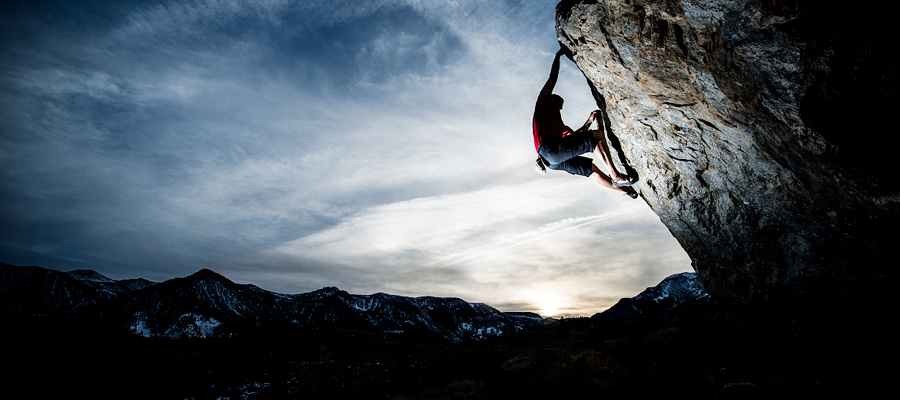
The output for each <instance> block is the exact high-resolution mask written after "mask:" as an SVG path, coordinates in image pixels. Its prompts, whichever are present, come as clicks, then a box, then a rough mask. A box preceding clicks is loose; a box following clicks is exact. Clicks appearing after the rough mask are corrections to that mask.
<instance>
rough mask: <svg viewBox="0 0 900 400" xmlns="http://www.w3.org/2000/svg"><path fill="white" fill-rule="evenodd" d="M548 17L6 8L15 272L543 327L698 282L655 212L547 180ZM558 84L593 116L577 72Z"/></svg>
mask: <svg viewBox="0 0 900 400" xmlns="http://www.w3.org/2000/svg"><path fill="white" fill-rule="evenodd" d="M555 5H556V1H535V0H523V1H515V0H508V1H498V0H485V1H480V0H471V1H447V0H442V1H438V0H435V1H430V0H396V1H391V0H385V1H377V0H371V1H365V2H359V1H339V0H324V1H316V0H308V1H282V0H253V1H240V0H199V1H192V0H179V1H168V0H158V1H121V0H116V1H79V2H70V1H40V0H39V1H13V2H4V4H3V5H2V6H0V174H2V180H0V196H2V198H3V201H2V203H0V262H3V263H7V264H13V265H38V266H42V267H45V268H53V269H59V270H63V271H66V270H72V269H93V270H96V271H98V272H100V273H102V274H104V275H106V276H108V277H110V278H113V279H128V278H137V277H143V278H147V279H150V280H154V281H163V280H166V279H171V278H174V277H181V276H187V275H190V274H191V273H194V272H196V271H197V270H199V269H201V268H209V269H212V270H214V271H216V272H218V273H220V274H222V275H224V276H226V277H227V278H229V279H231V280H233V281H235V282H238V283H251V284H254V285H257V286H259V287H261V288H263V289H266V290H271V291H274V292H279V293H288V294H290V293H304V292H308V291H312V290H316V289H320V288H322V287H325V286H336V287H338V288H340V289H343V290H346V291H348V292H350V293H354V294H373V293H378V292H384V293H390V294H396V295H403V296H442V297H459V298H462V299H465V300H467V301H471V302H483V303H487V304H490V305H492V306H494V307H496V308H498V309H500V310H501V311H533V312H538V313H540V314H541V315H543V316H563V315H565V316H589V315H592V314H593V313H596V312H600V311H602V310H604V309H606V308H608V307H610V306H611V305H612V304H614V303H615V302H616V301H617V300H618V299H620V298H622V297H632V296H634V295H636V294H638V293H639V292H640V291H642V290H643V289H645V288H646V287H649V286H654V285H656V284H657V283H659V282H660V281H661V280H662V279H664V278H665V277H667V276H669V275H671V274H674V273H680V272H685V271H691V270H692V269H691V265H690V260H689V258H688V257H687V255H686V254H685V253H684V251H683V250H682V249H681V248H680V247H679V245H678V243H677V242H676V240H675V239H674V238H673V237H672V236H671V234H670V233H669V232H668V230H667V229H666V227H665V226H664V225H663V224H662V223H661V222H660V220H659V218H658V217H657V216H656V215H655V214H654V213H653V212H652V210H650V208H649V207H648V206H647V205H646V203H644V202H643V201H642V200H632V199H630V198H628V197H625V196H623V195H622V194H621V193H619V192H615V191H612V190H609V189H604V188H602V187H600V186H599V185H597V184H596V183H593V182H591V181H590V180H588V179H585V178H582V177H576V176H572V175H568V174H566V173H564V172H560V171H550V172H549V173H548V174H547V175H546V176H543V177H542V176H540V175H538V174H537V173H535V171H534V169H533V167H534V159H535V153H534V144H533V141H532V135H531V116H532V112H533V110H534V101H535V99H536V96H537V93H538V92H539V91H540V88H541V87H542V86H543V84H544V82H545V81H546V79H547V76H548V74H549V70H550V64H551V62H552V60H553V54H554V53H555V52H556V50H557V49H558V48H559V45H558V43H557V40H556V33H555V30H554V8H555ZM555 92H556V93H558V94H560V95H562V96H563V97H565V98H566V103H565V108H564V109H563V110H562V116H563V119H564V121H566V122H567V123H568V124H569V125H572V126H576V127H577V126H580V125H581V124H582V123H583V122H584V121H585V120H586V119H587V117H588V115H589V113H590V112H591V111H592V110H594V109H595V108H596V104H595V103H594V102H593V99H592V98H591V94H590V89H589V87H588V85H587V83H586V81H585V79H584V77H583V75H582V74H581V72H580V71H579V70H578V69H577V68H576V67H575V65H574V64H573V63H572V62H571V61H569V60H566V59H563V62H562V68H561V71H560V77H559V82H558V83H557V85H556V90H555ZM623 145H624V146H627V143H624V144H623Z"/></svg>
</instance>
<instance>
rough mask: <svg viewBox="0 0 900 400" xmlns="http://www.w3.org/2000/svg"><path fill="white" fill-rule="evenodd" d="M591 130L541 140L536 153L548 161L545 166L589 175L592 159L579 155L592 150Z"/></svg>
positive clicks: (573, 173)
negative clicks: (547, 164) (548, 164)
mask: <svg viewBox="0 0 900 400" xmlns="http://www.w3.org/2000/svg"><path fill="white" fill-rule="evenodd" d="M594 146H595V143H594V134H593V133H591V131H584V132H575V133H573V134H571V135H568V136H566V137H562V138H559V139H547V140H542V141H541V144H540V145H539V146H538V154H540V155H541V157H544V160H547V162H548V163H550V166H548V167H547V168H550V169H556V170H561V171H566V172H568V173H570V174H572V175H581V176H590V175H591V172H593V169H592V166H593V163H594V162H593V159H591V158H589V157H583V156H581V155H582V154H584V153H590V152H592V151H594Z"/></svg>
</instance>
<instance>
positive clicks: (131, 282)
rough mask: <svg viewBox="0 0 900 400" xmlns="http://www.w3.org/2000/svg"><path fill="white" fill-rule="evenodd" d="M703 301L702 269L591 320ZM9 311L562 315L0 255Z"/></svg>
mask: <svg viewBox="0 0 900 400" xmlns="http://www.w3.org/2000/svg"><path fill="white" fill-rule="evenodd" d="M703 301H708V295H707V294H706V293H705V292H703V290H702V288H701V287H700V284H699V282H698V281H697V279H696V274H694V273H683V274H677V275H673V276H670V277H668V278H666V279H665V280H664V281H663V282H661V283H660V285H658V286H656V287H652V288H648V289H647V290H645V291H644V292H643V293H641V294H639V295H638V296H636V297H634V298H631V299H622V300H621V301H620V302H619V303H617V304H616V305H615V306H613V307H612V308H610V309H609V310H607V311H606V312H603V313H600V314H596V315H594V316H593V317H592V318H591V320H597V321H603V322H608V321H614V320H615V321H632V320H641V319H666V318H670V317H672V316H675V315H677V311H676V310H679V309H682V308H684V307H685V305H692V304H695V303H697V302H703ZM0 312H2V313H3V314H6V315H16V316H19V317H25V318H39V319H45V320H46V319H50V320H53V319H57V320H58V319H65V320H67V321H77V322H79V323H87V324H89V325H95V326H101V327H103V329H108V330H113V331H119V332H122V333H127V334H130V335H136V336H142V337H148V338H172V339H178V338H228V337H235V336H240V335H243V334H247V333H251V332H254V331H260V330H264V329H269V330H272V329H274V330H278V331H291V330H297V331H300V330H310V329H312V330H322V329H341V330H349V331H354V330H356V331H367V332H378V333H382V334H389V335H390V334H395V335H407V336H415V337H417V338H430V339H436V340H440V341H448V342H453V343H458V342H463V341H482V340H485V339H489V338H497V337H501V336H506V335H510V334H513V333H516V332H521V331H523V330H528V329H534V328H539V327H542V326H547V325H549V324H553V323H554V322H555V320H553V319H549V318H543V317H541V316H540V315H538V314H535V313H527V312H501V311H498V310H497V309H495V308H493V307H491V306H489V305H487V304H482V303H470V302H467V301H464V300H462V299H458V298H449V297H432V296H425V297H404V296H396V295H390V294H385V293H376V294H372V295H356V294H350V293H347V292H346V291H343V290H340V289H338V288H335V287H325V288H322V289H319V290H316V291H313V292H309V293H302V294H280V293H274V292H270V291H267V290H264V289H261V288H259V287H257V286H254V285H250V284H237V283H234V282H232V281H230V280H229V279H227V278H225V277H224V276H222V275H220V274H218V273H216V272H214V271H211V270H209V269H202V270H200V271H198V272H196V273H194V274H192V275H190V276H187V277H182V278H174V279H170V280H167V281H164V282H159V283H156V282H152V281H149V280H146V279H127V280H113V279H110V278H108V277H105V276H103V275H101V274H99V273H97V272H95V271H90V270H75V271H69V272H61V271H56V270H51V269H46V268H41V267H20V266H12V265H7V264H0Z"/></svg>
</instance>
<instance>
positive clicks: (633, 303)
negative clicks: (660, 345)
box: [591, 272, 711, 322]
mask: <svg viewBox="0 0 900 400" xmlns="http://www.w3.org/2000/svg"><path fill="white" fill-rule="evenodd" d="M709 302H711V300H710V297H709V294H707V293H706V291H704V290H703V286H702V285H701V284H700V281H699V280H698V279H697V274H696V273H694V272H684V273H680V274H675V275H671V276H669V277H667V278H666V279H663V281H662V282H660V283H659V285H656V286H654V287H650V288H647V289H645V290H644V291H643V292H641V293H640V294H638V295H637V296H635V297H632V298H624V299H621V300H619V302H618V303H616V304H615V305H613V306H612V307H610V308H609V309H608V310H606V311H604V312H602V313H598V314H594V316H592V317H591V319H592V320H595V321H624V322H628V321H638V320H642V321H649V320H669V319H672V318H674V317H676V316H677V315H678V314H679V313H681V312H683V311H684V310H686V309H689V308H691V307H693V306H698V305H705V304H709Z"/></svg>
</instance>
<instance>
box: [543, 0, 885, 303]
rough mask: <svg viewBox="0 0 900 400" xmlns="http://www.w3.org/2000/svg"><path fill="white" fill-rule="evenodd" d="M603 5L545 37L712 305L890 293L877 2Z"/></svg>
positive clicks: (569, 5) (586, 5)
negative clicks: (576, 73)
mask: <svg viewBox="0 0 900 400" xmlns="http://www.w3.org/2000/svg"><path fill="white" fill-rule="evenodd" d="M829 4H830V3H827V2H814V1H781V0H765V1H753V0H680V1H679V0H655V1H650V0H600V1H563V2H561V3H560V4H559V5H558V6H557V21H556V28H557V37H558V39H559V41H560V44H561V45H562V46H563V47H565V48H567V49H568V50H569V58H570V59H571V60H572V61H574V62H575V63H576V64H577V66H578V67H579V68H580V69H581V71H582V72H583V73H584V75H585V77H586V78H587V81H588V84H589V86H590V88H591V90H592V91H593V94H594V97H595V99H596V101H597V105H598V106H599V108H600V109H602V110H604V111H605V117H604V123H605V125H606V126H607V128H608V132H609V136H610V140H611V142H612V145H613V148H614V149H615V150H616V151H617V154H618V160H617V161H618V162H619V163H620V164H621V168H622V169H624V170H628V171H630V172H631V173H634V174H636V175H637V176H638V177H639V179H640V181H639V183H637V184H636V185H635V188H636V189H637V190H638V191H639V193H640V194H641V197H642V198H643V199H644V201H646V202H647V204H649V206H650V207H651V208H652V209H653V211H654V212H655V213H656V214H657V215H658V216H659V217H660V219H661V220H662V222H663V223H664V224H665V225H666V226H667V227H668V229H669V230H670V232H671V233H672V235H673V236H674V237H675V238H676V239H677V240H678V241H679V243H680V244H681V245H682V247H684V249H685V250H686V252H687V253H688V255H689V256H690V258H691V260H692V264H693V267H694V269H695V270H696V272H697V274H698V276H699V279H700V281H701V282H702V283H703V286H704V289H705V290H706V291H707V292H708V293H709V294H710V295H711V296H713V298H715V299H716V300H717V301H719V302H725V303H731V304H738V305H746V306H751V307H752V306H777V307H802V308H808V307H814V308H815V307H819V308H823V307H833V306H835V305H840V304H843V303H845V302H846V301H847V300H849V299H858V298H860V297H867V298H869V299H871V297H872V296H884V297H885V298H887V297H893V296H892V295H889V294H887V293H890V291H889V290H888V289H890V288H892V287H893V285H895V284H896V271H895V268H894V265H895V264H894V263H896V261H895V260H896V259H897V250H896V247H897V243H898V236H900V235H898V234H897V228H896V226H897V225H896V224H897V222H898V219H900V218H898V215H900V213H898V210H900V207H898V205H900V195H898V189H900V179H898V177H897V175H896V173H895V166H894V160H895V159H898V157H896V156H894V154H893V153H894V151H893V146H892V145H891V144H890V139H889V138H888V135H889V134H893V133H895V132H897V128H895V127H893V126H892V125H891V124H890V123H891V120H890V116H891V115H893V113H894V112H895V110H897V107H896V106H897V103H898V98H900V96H898V95H897V94H898V87H900V85H898V82H900V81H898V74H900V51H898V50H900V46H898V45H897V41H896V39H895V36H896V35H894V30H893V27H892V21H891V17H890V15H889V13H886V12H884V10H881V9H879V6H878V4H876V3H865V4H862V3H853V4H849V3H848V4H841V5H840V7H833V6H830V5H829Z"/></svg>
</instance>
